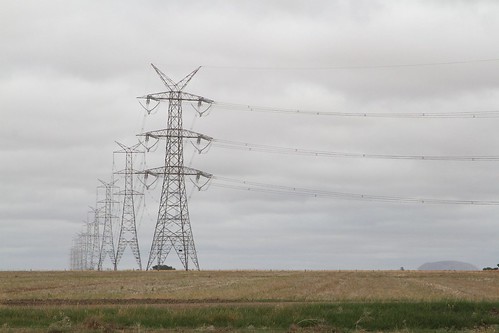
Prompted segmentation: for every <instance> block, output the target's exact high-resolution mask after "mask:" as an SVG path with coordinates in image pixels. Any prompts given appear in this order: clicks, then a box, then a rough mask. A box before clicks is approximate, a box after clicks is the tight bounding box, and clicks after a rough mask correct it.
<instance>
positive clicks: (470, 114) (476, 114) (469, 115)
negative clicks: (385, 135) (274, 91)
mask: <svg viewBox="0 0 499 333" xmlns="http://www.w3.org/2000/svg"><path fill="white" fill-rule="evenodd" d="M214 107H215V108H216V109H219V110H228V111H242V112H263V113H275V114H288V115H306V116H329V117H347V118H433V119H490V118H499V110H483V111H458V112H341V111H313V110H302V109H290V108H277V107H271V106H258V105H248V104H238V103H228V102H215V103H214Z"/></svg>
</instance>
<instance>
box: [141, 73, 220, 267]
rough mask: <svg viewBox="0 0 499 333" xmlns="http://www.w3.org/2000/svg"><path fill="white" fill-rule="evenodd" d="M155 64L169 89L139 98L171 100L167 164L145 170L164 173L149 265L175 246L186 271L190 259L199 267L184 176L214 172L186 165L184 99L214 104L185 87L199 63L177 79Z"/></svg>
mask: <svg viewBox="0 0 499 333" xmlns="http://www.w3.org/2000/svg"><path fill="white" fill-rule="evenodd" d="M151 65H152V64H151ZM152 67H153V68H154V70H155V71H156V73H157V74H158V75H159V77H160V79H161V81H163V83H164V84H165V86H166V88H167V89H168V90H167V91H165V92H160V93H154V94H149V95H146V96H143V97H140V98H141V99H145V100H146V105H149V102H150V101H151V100H153V101H156V102H158V103H160V102H162V101H168V120H167V128H166V130H163V131H164V136H163V137H165V138H166V150H165V164H164V167H161V168H156V169H151V170H149V171H146V175H147V174H153V175H159V176H163V177H164V178H163V187H162V190H161V198H160V203H159V211H158V219H157V222H156V227H155V230H154V237H153V241H152V245H151V252H150V253H149V260H148V262H147V269H150V268H151V267H152V265H153V264H154V263H157V265H158V266H159V265H163V264H164V262H165V260H166V257H167V256H168V254H169V253H170V251H171V250H172V249H174V250H175V252H176V253H177V256H178V257H179V259H180V261H181V262H182V265H183V266H184V269H185V270H186V271H187V270H189V262H190V261H191V262H192V263H193V264H194V267H195V268H196V269H197V270H199V263H198V258H197V253H196V247H195V245H194V238H193V235H192V229H191V223H190V220H189V209H188V205H187V195H186V190H185V179H184V176H185V175H196V176H197V177H198V178H199V177H200V176H211V175H208V174H206V173H203V172H201V171H198V170H195V169H191V168H186V167H184V156H183V152H184V146H183V139H184V135H183V134H184V130H183V127H182V102H184V101H191V102H197V103H198V105H200V104H201V103H203V102H205V103H209V104H211V103H213V101H212V100H209V99H206V98H204V97H201V96H197V95H193V94H189V93H185V92H183V91H182V90H183V89H184V88H185V87H186V85H187V84H188V83H189V81H190V80H191V79H192V77H193V76H194V75H195V74H196V73H197V72H198V70H199V68H200V67H199V68H197V69H196V70H194V71H193V72H191V73H190V74H188V75H187V76H186V77H184V78H183V79H182V80H180V81H179V82H176V83H175V82H174V81H173V80H171V79H170V78H169V77H167V76H166V75H165V74H164V73H163V72H161V71H160V70H159V69H158V68H157V67H156V66H154V65H152Z"/></svg>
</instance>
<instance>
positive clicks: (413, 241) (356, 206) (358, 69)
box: [0, 0, 499, 270]
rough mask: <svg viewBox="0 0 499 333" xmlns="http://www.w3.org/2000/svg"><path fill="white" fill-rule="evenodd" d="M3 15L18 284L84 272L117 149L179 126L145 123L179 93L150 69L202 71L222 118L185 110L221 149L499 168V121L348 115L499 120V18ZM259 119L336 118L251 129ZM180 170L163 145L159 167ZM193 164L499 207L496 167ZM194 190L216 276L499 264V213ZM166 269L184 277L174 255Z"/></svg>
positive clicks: (153, 204) (7, 257) (294, 183)
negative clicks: (88, 235)
mask: <svg viewBox="0 0 499 333" xmlns="http://www.w3.org/2000/svg"><path fill="white" fill-rule="evenodd" d="M0 4H1V11H0V41H1V45H2V47H1V50H2V52H1V53H0V54H1V55H0V112H1V113H0V114H1V121H0V136H1V141H0V142H1V143H0V159H1V163H0V186H1V191H0V270H25V269H67V268H69V252H70V248H71V244H72V240H73V238H74V236H75V235H76V234H77V233H78V232H81V231H82V227H83V224H84V221H85V220H86V219H87V213H88V211H89V208H88V206H95V204H96V187H97V186H98V185H99V182H98V179H103V180H109V179H110V178H111V175H112V172H113V169H114V170H118V169H121V168H122V167H123V166H120V165H119V164H120V163H122V160H120V157H119V156H114V158H113V151H115V150H117V149H118V146H117V145H116V144H115V141H119V142H122V143H124V144H126V145H133V144H135V143H136V142H137V138H136V136H135V135H136V134H138V133H140V132H141V131H143V130H153V129H160V128H164V127H165V126H166V112H167V107H168V106H167V104H164V105H161V106H160V107H159V108H158V109H156V110H155V111H157V112H153V113H154V114H151V115H146V112H145V111H144V109H143V108H142V107H141V106H140V105H139V104H138V102H137V100H136V97H137V96H141V95H144V94H146V93H152V92H158V91H162V90H164V86H163V85H162V83H161V81H160V80H159V78H158V77H157V75H156V73H155V72H154V70H153V69H152V68H151V66H150V63H154V64H155V65H156V66H158V67H159V68H160V69H161V70H162V71H163V72H165V73H166V74H167V75H169V76H170V77H171V78H172V79H173V80H175V81H177V80H180V79H181V78H182V77H184V76H185V75H186V74H187V73H189V72H191V71H192V70H193V69H195V68H197V67H198V66H203V67H202V68H201V70H200V71H199V72H198V73H197V75H196V76H195V77H194V78H193V80H192V81H191V82H190V83H189V85H188V86H187V88H186V89H185V91H187V92H190V93H193V94H197V95H202V96H204V97H206V98H209V99H212V100H214V101H216V102H217V103H216V104H215V105H214V106H213V107H212V108H211V110H210V111H211V112H210V113H209V115H206V116H203V117H201V118H199V117H196V113H195V111H194V109H193V108H192V107H191V106H190V105H189V104H185V105H184V127H185V128H187V129H192V130H194V131H197V132H202V133H204V134H207V135H209V136H212V137H214V138H216V139H218V140H229V141H236V142H244V143H252V144H262V145H271V146H278V147H288V148H299V149H306V150H312V151H328V152H343V153H355V154H385V155H397V156H399V155H402V156H406V155H411V156H498V155H499V153H498V148H499V136H498V134H497V125H498V124H499V118H496V119H494V118H467V119H459V118H458V119H455V118H451V119H449V118H443V119H440V118H430V117H416V118H408V117H382V118H380V117H348V116H332V115H331V113H332V112H339V113H366V114H379V113H388V114H390V115H404V114H411V113H414V114H421V113H426V114H435V113H445V114H450V113H462V112H476V113H477V114H481V115H483V113H480V112H483V111H497V110H499V75H498V72H499V43H498V37H497V31H499V19H498V18H499V3H497V2H496V1H485V0H484V1H376V0H365V1H360V0H359V1H320V0H317V1H305V0H303V1H298V0H296V1H290V0H286V1H284V0H282V1H277V0H276V1H263V0H262V1H249V0H248V1H128V0H125V1H105V2H103V1H87V0H85V1H83V0H82V1H66V0H60V1H55V0H54V1H53V0H50V1H43V2H40V1H34V0H33V1H29V0H27V1H14V0H12V1H11V0H0ZM228 103H235V104H238V105H236V106H234V107H227V105H228ZM240 105H252V106H264V107H268V108H269V110H277V109H285V110H305V111H317V112H322V114H319V115H313V114H310V113H306V112H305V113H300V114H292V113H290V112H248V111H247V110H248V109H247V108H244V107H241V106H240ZM255 110H257V111H262V110H261V109H256V108H255ZM163 158H164V145H163V146H161V143H160V144H158V146H157V150H156V151H154V152H153V151H151V152H150V153H148V154H147V155H146V157H145V161H146V162H145V163H146V166H147V167H151V168H152V167H157V166H160V165H161V161H162V159H163ZM113 160H114V163H113ZM185 160H186V164H189V165H191V166H192V167H194V168H197V169H201V170H204V171H206V172H209V173H212V174H214V175H216V176H217V177H221V178H222V177H227V178H231V179H236V180H241V181H242V180H246V181H251V182H259V183H264V184H273V185H282V186H288V187H299V188H306V189H311V190H313V191H312V192H314V191H315V192H318V191H319V190H325V191H335V192H343V193H354V194H365V195H373V196H378V195H379V196H393V197H397V198H425V199H446V200H478V201H499V173H498V167H499V165H498V162H497V161H496V162H491V161H475V162H469V161H464V162H463V161H429V160H423V161H422V160H413V159H409V160H394V159H370V158H345V157H325V156H308V155H299V154H277V153H268V152H257V151H245V150H237V149H226V148H222V147H216V146H213V147H211V149H209V151H208V152H207V153H206V154H194V152H193V149H192V148H191V145H190V144H189V143H186V148H185ZM137 162H140V161H138V160H137ZM138 164H140V163H138ZM138 167H139V165H137V168H138ZM137 184H139V183H138V182H137ZM187 184H188V188H189V196H190V201H189V210H190V216H191V224H192V228H193V232H194V237H195V242H196V246H197V250H198V258H199V263H200V266H201V268H202V269H399V268H400V267H401V266H403V267H405V268H407V269H415V268H417V267H418V266H419V265H421V264H423V263H425V262H429V261H439V260H459V261H465V262H469V263H472V264H474V265H476V266H478V267H485V266H492V265H496V264H497V263H498V262H499V259H498V258H499V247H498V242H497V239H498V236H499V206H497V205H490V206H483V205H455V204H431V203H424V204H423V203H403V202H395V203H393V202H388V203H387V202H378V201H360V200H344V199H341V198H334V197H328V196H326V197H314V196H301V195H294V194H293V193H292V192H291V191H285V193H278V194H276V193H264V192H258V191H244V190H240V189H239V190H238V189H228V188H224V187H220V186H217V184H218V185H223V184H224V183H223V182H222V181H220V180H214V181H213V183H212V184H211V186H209V187H208V188H207V190H206V191H197V190H191V188H192V186H191V182H190V181H189V180H187ZM158 190H159V189H158V188H156V189H153V188H151V189H150V190H149V191H146V193H145V195H144V198H145V200H143V201H140V202H139V203H138V207H137V210H138V214H137V215H138V217H140V219H138V221H137V225H138V229H139V243H140V248H141V252H142V260H143V261H144V262H147V258H148V255H149V248H150V246H151V240H152V234H153V230H154V225H155V219H156V214H157V205H158V200H159V197H158ZM295 194H296V193H295ZM130 257H131V253H130V252H125V258H124V259H123V265H122V266H121V267H122V268H127V267H133V261H131V260H130ZM167 263H168V264H170V265H173V266H175V267H177V268H180V267H181V265H180V262H179V261H178V259H177V258H176V257H175V256H170V257H169V259H168V260H167ZM127 265H128V266H127Z"/></svg>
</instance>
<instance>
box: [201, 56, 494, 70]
mask: <svg viewBox="0 0 499 333" xmlns="http://www.w3.org/2000/svg"><path fill="white" fill-rule="evenodd" d="M498 61H499V58H490V59H471V60H455V61H439V62H423V63H405V64H381V65H350V66H347V65H345V66H303V67H299V66H296V67H292V66H282V67H280V66H217V65H204V66H202V67H203V68H208V69H210V68H212V69H228V70H254V71H324V70H361V69H390V68H407V67H434V66H449V65H466V64H477V63H491V62H498Z"/></svg>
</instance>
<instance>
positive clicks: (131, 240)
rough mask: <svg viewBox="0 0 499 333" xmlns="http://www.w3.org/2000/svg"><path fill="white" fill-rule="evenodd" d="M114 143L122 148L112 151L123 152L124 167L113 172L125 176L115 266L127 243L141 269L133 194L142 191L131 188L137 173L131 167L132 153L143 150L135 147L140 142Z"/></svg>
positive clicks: (139, 152)
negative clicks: (132, 143) (132, 144)
mask: <svg viewBox="0 0 499 333" xmlns="http://www.w3.org/2000/svg"><path fill="white" fill-rule="evenodd" d="M116 143H117V144H118V145H119V146H120V147H121V149H122V150H118V151H115V152H114V153H118V154H119V153H124V154H125V169H123V170H121V171H117V172H115V174H123V175H124V177H125V187H124V190H123V191H121V192H119V193H118V194H121V195H123V210H122V214H121V226H120V235H119V239H118V249H117V252H116V267H117V266H118V264H119V262H120V260H121V257H122V256H123V253H124V251H125V249H126V247H127V245H128V246H130V249H131V250H132V253H133V255H134V257H135V261H136V262H137V265H138V266H139V269H140V270H142V261H141V260H140V249H139V241H138V238H137V226H136V223H135V204H134V200H133V198H134V196H135V195H141V194H142V193H139V192H137V191H135V190H134V188H133V177H134V173H137V172H136V171H135V170H134V169H133V154H143V153H144V152H143V151H141V150H138V149H137V147H138V146H139V145H140V143H138V144H136V145H134V146H132V147H127V146H125V145H123V144H121V143H119V142H116Z"/></svg>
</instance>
